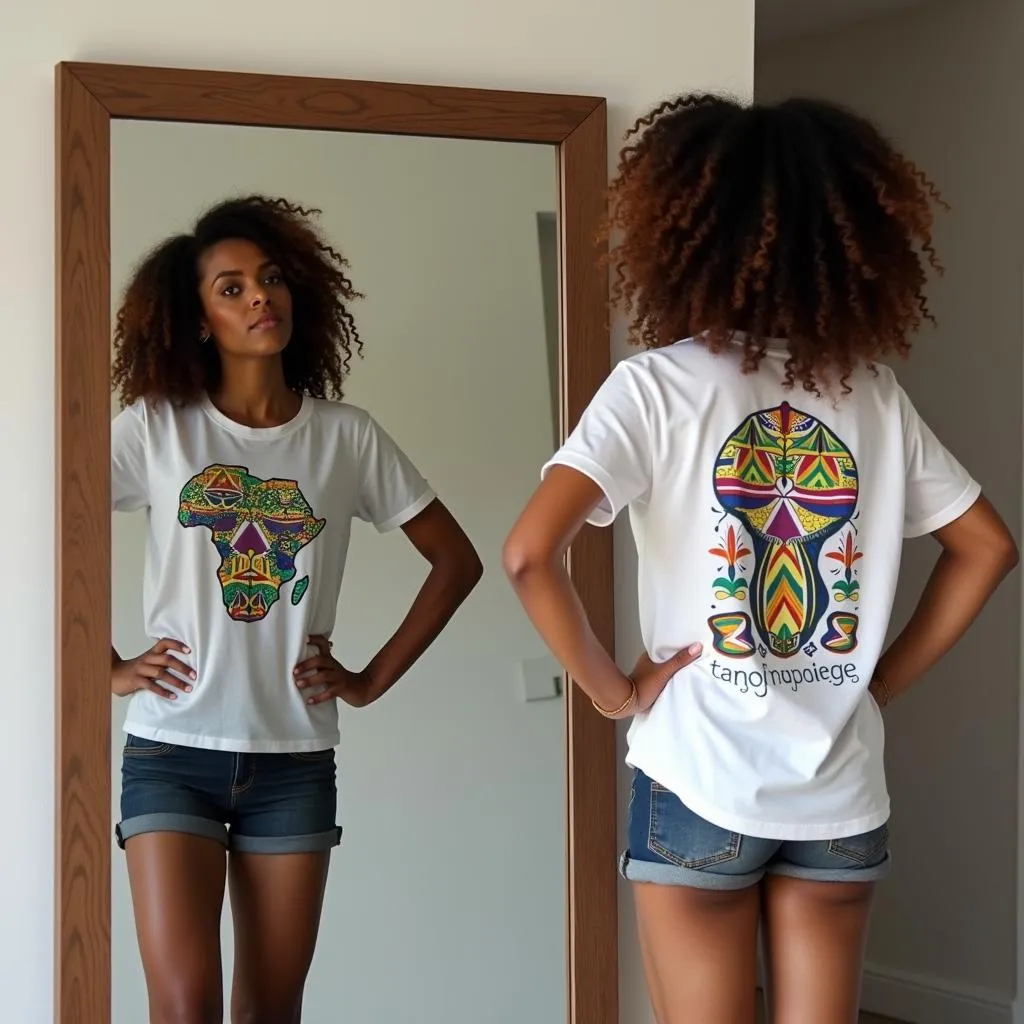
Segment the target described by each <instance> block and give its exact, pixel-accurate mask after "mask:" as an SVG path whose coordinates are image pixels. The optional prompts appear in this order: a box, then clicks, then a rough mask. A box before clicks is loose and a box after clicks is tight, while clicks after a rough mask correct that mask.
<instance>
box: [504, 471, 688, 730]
mask: <svg viewBox="0 0 1024 1024" xmlns="http://www.w3.org/2000/svg"><path fill="white" fill-rule="evenodd" d="M603 497H604V495H603V493H602V491H601V489H600V488H599V487H598V485H597V484H596V483H594V481H593V480H591V479H590V478H589V477H587V476H585V475H584V474H583V473H580V472H578V471H577V470H575V469H570V468H569V467H567V466H558V465H556V466H552V467H551V470H550V471H549V472H548V474H547V476H546V477H545V479H544V481H543V483H542V484H541V485H540V487H539V488H538V489H537V491H536V493H535V494H534V495H533V497H532V498H531V499H530V502H529V504H528V505H527V506H526V508H525V509H524V511H523V513H522V515H521V516H520V517H519V521H518V522H517V523H516V524H515V526H514V527H513V529H512V532H511V534H510V535H509V537H508V540H507V541H506V542H505V549H504V564H505V571H506V572H507V573H508V577H509V580H510V581H511V583H512V586H513V588H514V589H515V592H516V594H517V595H518V597H519V600H520V601H521V602H522V604H523V607H524V608H525V609H526V612H527V614H528V615H529V616H530V619H531V620H532V621H533V624H534V626H535V627H536V628H537V631H538V632H539V633H540V635H541V636H542V637H543V638H544V640H545V642H546V643H547V645H548V647H550V648H551V650H552V652H553V653H554V655H555V657H556V658H558V660H559V661H560V662H561V663H562V665H563V666H564V667H565V669H566V671H567V672H568V673H569V675H570V676H571V677H572V678H573V679H575V680H576V682H577V683H578V684H579V686H580V687H581V688H582V690H583V691H584V692H585V693H586V694H587V696H588V697H589V698H590V699H591V700H592V701H593V702H594V703H595V704H597V705H598V706H599V708H602V709H605V710H607V711H614V710H616V709H622V711H621V714H620V715H619V716H614V717H626V716H628V715H631V714H634V713H636V712H637V711H646V710H647V709H648V708H649V707H650V706H651V705H652V704H653V703H654V702H655V700H657V698H658V695H659V694H660V693H661V691H662V690H663V689H664V688H665V686H666V685H667V684H668V683H669V681H670V680H671V679H672V677H673V676H674V675H675V674H676V672H678V671H679V670H680V669H681V668H683V667H684V666H686V665H688V664H689V663H690V662H692V661H693V660H694V659H695V658H696V657H697V656H698V655H699V654H700V651H701V648H700V645H699V644H694V645H693V646H691V647H690V648H688V649H687V650H685V651H681V652H680V653H679V654H677V655H676V656H675V657H673V658H672V659H670V660H669V661H667V662H664V663H662V664H655V663H654V662H652V661H650V659H649V658H646V657H644V658H641V659H640V663H639V664H638V665H637V667H636V669H635V670H634V671H633V673H632V675H631V676H627V675H625V673H623V672H622V671H621V670H620V669H619V667H618V666H617V665H616V664H615V662H614V661H613V660H612V658H611V656H610V655H609V654H608V652H607V651H606V650H605V649H604V647H602V646H601V643H600V641H599V640H598V639H597V636H596V635H595V634H594V631H593V629H592V628H591V625H590V622H589V621H588V620H587V616H586V612H585V611H584V610H583V605H582V604H581V603H580V599H579V596H578V595H577V593H576V591H575V589H574V588H573V585H572V581H571V580H570V579H569V574H568V572H567V571H566V568H565V554H566V551H567V550H568V549H569V546H570V544H572V542H573V540H574V538H575V537H576V535H577V534H578V533H579V531H580V529H581V528H582V527H583V524H584V523H585V522H586V521H587V517H588V516H589V515H590V514H591V512H593V510H594V509H595V508H596V507H597V505H598V503H599V502H600V501H601V500H602V498H603ZM634 684H635V686H636V699H635V700H634V701H632V702H631V703H629V704H627V703H626V702H627V701H629V700H630V696H631V694H632V691H633V686H634ZM624 705H625V706H624Z"/></svg>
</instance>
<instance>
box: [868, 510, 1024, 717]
mask: <svg viewBox="0 0 1024 1024" xmlns="http://www.w3.org/2000/svg"><path fill="white" fill-rule="evenodd" d="M935 539H936V540H938V542H939V544H941V545H942V554H941V555H939V560H938V562H937V563H936V565H935V568H934V569H933V570H932V574H931V576H930V578H929V580H928V584H927V586H926V587H925V589H924V592H923V594H922V595H921V600H920V601H919V602H918V605H917V608H916V610H915V611H914V614H913V615H912V616H911V618H910V621H909V622H908V623H907V626H906V628H905V629H904V630H903V631H902V632H901V633H900V634H899V636H898V637H896V639H895V640H894V641H893V644H892V646H891V647H890V648H889V649H888V650H887V651H886V652H885V654H883V655H882V657H881V659H879V662H878V667H877V669H876V671H875V679H874V681H873V682H872V684H871V692H872V694H873V695H874V696H875V698H876V700H878V702H879V703H880V704H886V703H888V702H889V700H890V699H892V698H894V697H898V696H899V695H900V694H902V693H905V692H906V691H907V690H908V689H910V687H911V686H913V684H914V683H915V682H917V681H918V680H919V679H920V678H921V676H923V675H924V674H925V673H926V672H927V671H928V670H929V669H930V668H931V667H932V666H933V665H934V664H935V663H936V662H937V661H938V660H939V659H940V658H941V657H942V656H943V655H944V654H946V652H947V651H949V650H950V648H951V647H953V645H954V644H955V643H956V642H957V641H958V640H959V639H960V638H961V637H962V636H963V635H964V633H966V632H967V629H968V627H969V626H970V625H971V623H973V622H974V620H975V619H976V618H977V617H978V615H979V614H980V612H981V610H982V608H983V607H984V606H985V603H986V602H987V601H988V599H989V598H990V597H991V596H992V594H993V592H994V591H995V589H996V587H998V586H999V584H1000V583H1001V582H1002V581H1003V579H1004V577H1005V576H1006V575H1007V574H1008V573H1009V572H1010V571H1011V570H1012V569H1013V568H1014V566H1015V565H1016V564H1017V561H1018V557H1019V556H1018V552H1017V545H1016V543H1015V541H1014V539H1013V537H1012V536H1011V535H1010V531H1009V530H1008V529H1007V528H1006V524H1005V523H1004V522H1003V520H1002V519H1001V518H1000V517H999V514H998V513H997V512H996V510H995V509H994V508H993V507H992V506H991V504H989V502H988V501H987V500H986V499H985V498H980V499H979V500H978V501H977V502H976V503H975V504H974V505H973V506H972V507H971V508H970V509H969V510H968V511H967V512H965V513H964V514H963V515H962V516H961V517H960V518H959V519H956V520H954V521H953V522H952V523H950V524H949V525H948V526H945V527H943V528H942V529H941V530H938V531H937V532H936V533H935Z"/></svg>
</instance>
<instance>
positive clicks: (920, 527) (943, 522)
mask: <svg viewBox="0 0 1024 1024" xmlns="http://www.w3.org/2000/svg"><path fill="white" fill-rule="evenodd" d="M980 497H981V484H979V483H978V482H977V481H976V480H972V481H971V482H970V483H969V484H968V485H967V487H966V489H965V490H964V491H963V493H962V494H961V495H960V497H959V498H957V499H956V501H954V502H951V503H950V504H949V505H947V506H946V507H945V508H944V509H943V510H942V511H941V512H936V513H935V515H933V516H929V517H928V518H927V519H922V520H920V521H919V522H916V523H911V524H910V525H908V526H905V527H904V528H903V536H904V537H905V538H906V539H907V540H913V539H914V538H915V537H926V536H927V535H928V534H929V533H934V532H935V531H936V530H941V529H942V528H943V527H944V526H948V525H949V524H950V523H952V522H953V521H954V520H956V519H959V518H960V517H961V516H962V515H963V514H964V513H965V512H966V511H968V510H969V509H970V508H971V507H972V506H973V505H974V503H975V502H976V501H977V500H978V498H980Z"/></svg>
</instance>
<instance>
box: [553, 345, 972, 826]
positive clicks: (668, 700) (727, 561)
mask: <svg viewBox="0 0 1024 1024" xmlns="http://www.w3.org/2000/svg"><path fill="white" fill-rule="evenodd" d="M786 358H787V352H786V349H785V346H784V343H779V342H775V343H773V344H772V345H771V346H770V348H769V352H768V354H767V356H766V358H765V359H764V361H763V362H762V364H761V367H760V369H759V371H758V372H756V373H753V374H748V375H744V374H743V373H742V372H741V366H742V346H741V345H740V344H738V343H734V344H733V345H731V346H730V347H729V348H728V349H727V350H726V351H725V352H724V353H722V354H721V355H717V356H716V355H712V354H711V353H709V352H708V351H707V349H706V348H705V346H704V345H703V344H702V343H701V342H700V341H690V342H680V343H678V344H676V345H674V346H671V347H669V348H664V349H659V350H655V351H651V352H645V353H643V354H641V355H638V356H636V357H634V358H631V359H628V360H626V361H625V362H622V363H620V364H619V365H618V366H617V367H616V368H615V370H614V371H613V372H612V374H611V375H610V377H609V378H608V380H607V381H606V382H605V383H604V385H603V386H602V387H601V389H600V390H599V392H598V393H597V395H596V396H595V397H594V399H593V401H592V403H591V404H590V407H589V408H588V409H587V410H586V412H585V413H584V415H583V417H582V419H581V422H580V423H579V425H578V426H577V428H576V429H575V431H574V432H573V433H572V435H571V436H570V437H569V439H568V441H567V442H566V444H565V446H564V447H563V448H562V450H561V451H560V452H559V453H558V454H557V455H556V456H555V457H554V459H553V460H552V463H549V466H550V465H552V464H554V463H560V464H562V465H565V466H570V467H572V468H574V469H576V470H578V471H579V472H581V473H583V474H585V475H586V476H588V477H590V478H591V479H592V480H594V482H595V483H597V484H598V486H599V487H600V488H601V490H602V491H603V492H604V495H605V497H604V500H603V502H602V504H601V505H600V506H599V507H598V508H597V509H596V510H595V512H594V513H593V515H592V517H591V522H592V523H593V524H595V525H597V526H606V525H608V524H609V523H611V522H612V520H613V519H614V518H615V517H616V515H617V514H618V513H619V511H620V510H621V509H623V508H625V507H627V506H628V508H629V514H630V521H631V524H632V528H633V534H634V537H635V539H636V545H637V549H638V554H639V610H640V624H641V630H642V634H643V640H644V644H645V646H646V649H647V651H648V653H649V654H650V656H651V657H652V658H653V659H654V660H656V661H663V660H666V659H667V658H669V657H670V656H671V655H673V654H675V653H676V652H677V651H678V650H680V649H681V648H683V647H686V646H688V645H689V644H691V643H693V642H694V641H695V640H699V641H701V642H702V643H703V644H704V653H703V654H702V656H701V658H700V659H699V661H698V662H697V663H695V664H693V665H692V666H690V667H688V668H686V669H684V670H683V671H682V672H681V673H680V674H679V675H677V676H676V678H675V679H674V680H673V681H672V682H671V683H670V684H669V685H668V687H667V688H666V689H665V691H664V692H663V694H662V696H661V697H660V698H659V699H658V700H657V701H656V703H655V704H654V707H653V708H652V709H651V710H650V711H649V712H647V713H646V714H642V715H637V716H636V718H635V719H634V720H633V723H632V725H631V727H630V730H629V753H628V756H627V762H628V763H629V764H630V765H632V766H635V767H637V768H639V769H641V770H642V771H643V772H645V773H646V774H647V775H649V776H650V777H651V778H652V779H654V780H655V781H657V782H659V783H661V784H662V785H664V786H665V787H666V788H668V789H669V790H671V791H672V792H674V793H675V794H676V795H677V796H679V798H680V799H681V800H682V801H683V802H684V803H685V804H686V805H687V806H688V807H690V808H691V810H693V811H694V812H696V813H697V814H699V815H701V816H702V817H703V818H705V819H707V820H708V821H711V822H713V823H714V824H716V825H718V826H719V827H721V828H725V829H729V830H730V831H735V832H740V833H744V834H747V835H753V836H762V837H765V838H770V839H793V840H820V839H833V838H842V837H845V836H850V835H856V834H859V833H862V832H867V831H870V830H871V829H874V828H877V827H879V826H880V825H882V824H884V823H885V821H886V820H887V818H888V816H889V798H888V794H887V791H886V785H885V774H884V768H883V763H882V762H883V758H882V752H883V727H882V718H881V714H880V712H879V709H878V706H877V705H876V704H875V702H874V701H873V700H872V699H871V697H870V695H869V693H868V689H867V687H868V684H869V683H870V681H871V678H872V674H873V672H874V669H875V665H876V663H877V660H878V658H879V655H880V653H881V650H882V645H883V642H884V639H885V634H886V629H887V627H888V625H889V616H890V612H891V609H892V602H893V594H894V591H895V589H896V578H897V573H898V570H899V563H900V553H901V547H902V539H903V538H904V537H917V536H921V535H923V534H926V533H931V532H933V531H935V530H937V529H938V528H940V527H942V526H944V525H946V524H947V523H949V522H951V521H952V520H954V519H956V518H957V517H959V516H960V515H962V514H963V513H964V512H966V511H967V510H968V509H969V508H970V507H971V505H973V504H974V502H975V501H976V500H977V498H978V496H979V494H980V488H979V486H978V484H977V483H975V482H974V481H973V480H972V479H971V477H970V476H969V475H968V474H967V473H966V472H965V470H964V469H963V468H962V467H961V466H960V464H959V463H958V462H957V461H956V460H955V459H954V458H953V456H952V455H950V453H949V452H948V451H947V450H946V449H945V448H944V447H943V446H942V445H941V444H940V443H939V441H938V440H937V439H936V438H935V436H934V435H933V434H932V432H931V431H930V430H929V429H928V427H927V426H926V425H925V424H924V422H923V421H922V420H921V418H920V417H919V416H918V414H917V412H916V411H915V410H914V407H913V406H912V405H911V403H910V400H909V399H908V398H907V396H906V394H905V393H904V392H903V390H902V389H901V388H900V387H899V385H898V384H897V382H896V379H895V377H894V376H893V374H892V372H891V371H890V370H889V369H888V368H886V367H879V368H878V374H877V376H875V375H873V374H872V372H871V371H870V370H869V369H867V368H866V367H865V368H862V369H859V370H857V371H856V372H855V373H854V374H853V375H852V376H851V377H850V381H849V383H850V386H851V387H852V389H853V391H852V394H850V395H849V396H846V397H841V396H840V397H832V396H830V395H828V394H827V393H825V394H824V397H822V398H817V397H815V396H814V395H813V394H810V393H808V392H806V391H805V390H803V389H802V388H800V387H799V386H798V387H795V388H792V389H787V388H786V387H785V386H784V379H785V362H786ZM545 469H547V467H545Z"/></svg>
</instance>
